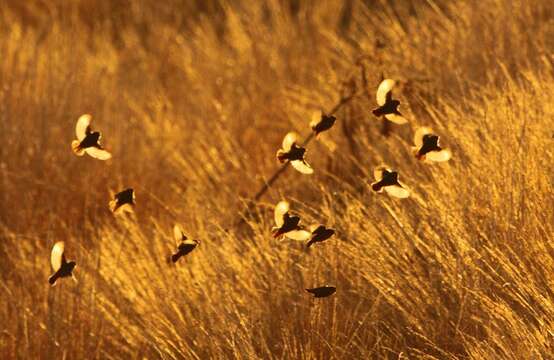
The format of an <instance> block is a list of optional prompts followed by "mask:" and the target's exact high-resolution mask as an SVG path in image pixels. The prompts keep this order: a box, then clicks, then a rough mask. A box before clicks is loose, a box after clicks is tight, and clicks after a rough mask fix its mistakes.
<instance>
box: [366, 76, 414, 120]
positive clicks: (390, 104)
mask: <svg viewBox="0 0 554 360" xmlns="http://www.w3.org/2000/svg"><path fill="white" fill-rule="evenodd" d="M395 83H396V82H395V81H394V80H392V79H385V80H383V81H381V83H380V84H379V87H378V88H377V97H376V100H377V105H379V107H378V108H376V109H374V110H373V111H372V112H373V115H375V116H384V117H385V119H387V120H389V121H391V122H393V123H395V124H398V125H402V124H406V123H407V122H408V120H406V118H405V117H404V116H402V114H401V113H400V111H399V110H398V108H399V107H400V101H398V100H395V99H393V98H392V88H393V87H394V85H395Z"/></svg>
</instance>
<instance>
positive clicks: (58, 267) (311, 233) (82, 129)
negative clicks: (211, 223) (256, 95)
mask: <svg viewBox="0 0 554 360" xmlns="http://www.w3.org/2000/svg"><path fill="white" fill-rule="evenodd" d="M394 86H395V81H394V80H392V79H385V80H383V81H382V82H381V83H380V84H379V87H378V88H377V96H376V100H377V105H378V107H377V108H376V109H374V110H373V111H372V112H373V115H375V116H377V117H384V118H385V119H386V120H388V121H391V122H393V123H395V124H399V125H402V124H406V123H407V122H408V121H407V119H406V118H405V117H404V116H403V115H402V113H400V111H399V110H398V109H399V106H400V101H399V100H397V99H393V97H392V90H393V88H394ZM91 120H92V117H91V116H90V115H88V114H85V115H82V116H81V117H79V119H78V120H77V124H76V126H75V134H76V136H77V140H73V142H72V143H71V147H72V149H73V152H74V153H75V154H76V155H78V156H83V155H84V154H85V153H86V154H88V155H89V156H91V157H93V158H96V159H99V160H108V159H110V158H111V157H112V155H111V153H110V152H108V151H107V150H106V149H104V148H103V147H102V145H101V144H100V139H101V133H100V132H99V131H93V130H92V127H91V125H90V123H91ZM335 121H336V118H335V116H333V115H326V114H321V116H319V117H318V118H316V119H314V120H313V121H312V122H311V123H310V127H311V129H312V131H313V132H314V134H315V136H318V135H319V134H320V133H322V132H324V131H327V130H329V129H331V128H332V127H333V125H334V124H335ZM298 139H299V136H298V134H297V133H295V132H289V133H288V134H286V136H285V138H284V139H283V143H282V148H281V149H279V150H278V151H277V159H278V160H279V162H281V163H286V162H290V164H291V165H292V166H293V167H294V169H296V170H297V171H298V172H300V173H302V174H308V175H309V174H313V172H314V169H313V168H312V167H311V166H310V164H309V163H308V162H307V161H306V148H305V147H303V146H302V145H300V144H299V141H298ZM439 140H440V139H439V136H438V135H436V134H435V133H434V132H433V130H432V129H430V128H428V127H421V128H419V129H418V130H417V131H416V132H415V135H414V145H415V146H414V147H413V148H412V150H413V153H414V155H415V157H416V158H417V159H418V160H421V161H426V162H444V161H448V160H449V159H450V158H451V156H452V154H451V152H450V150H448V149H443V148H442V147H441V146H440V144H439ZM374 177H375V181H374V182H373V183H371V188H372V190H373V191H375V192H378V193H381V192H386V193H387V194H388V195H390V196H393V197H396V198H400V199H404V198H407V197H409V196H410V189H409V188H408V187H407V186H406V185H404V184H403V183H401V182H400V180H399V175H398V172H397V171H395V170H393V169H390V168H389V167H387V166H379V167H377V168H376V169H375V170H374ZM134 207H135V192H134V190H133V189H131V188H129V189H125V190H123V191H121V192H119V193H117V194H115V195H114V197H113V199H112V200H111V201H110V202H109V208H110V210H111V211H112V212H113V213H114V214H121V213H125V212H133V211H134ZM274 220H275V225H276V226H275V227H273V229H272V234H273V237H274V238H282V237H286V238H288V239H291V240H297V241H302V242H306V246H307V247H308V248H309V247H310V246H312V245H314V244H317V243H322V242H324V241H326V240H328V239H330V238H331V237H333V235H334V234H335V230H333V229H331V228H327V227H325V225H321V224H313V225H310V226H309V227H304V226H303V225H301V224H300V222H301V219H300V217H299V216H298V215H293V214H291V212H290V204H289V203H288V202H287V201H280V202H279V203H277V205H276V206H275V209H274ZM173 235H174V238H175V240H176V241H177V242H178V243H179V245H178V246H177V249H176V252H175V253H174V254H172V255H171V256H170V257H169V260H170V261H172V262H173V263H176V262H177V261H178V260H179V259H180V258H182V257H184V256H186V255H187V254H189V253H190V252H192V251H193V250H194V249H195V248H196V247H197V246H198V245H199V243H200V242H199V241H198V240H192V239H189V238H188V237H187V236H186V235H185V233H184V231H183V229H182V228H181V226H180V225H178V224H177V225H175V226H174V228H173ZM64 249H65V246H64V242H63V241H60V242H57V243H55V244H54V246H53V248H52V251H51V256H50V262H51V265H52V269H53V270H54V273H53V274H52V275H51V276H50V278H49V279H48V281H49V283H50V284H51V285H55V284H56V282H57V281H58V280H59V279H60V278H64V277H72V278H73V279H74V277H73V270H74V269H75V266H76V262H75V261H68V260H67V259H66V257H65V252H64ZM306 291H307V292H309V293H311V294H313V296H314V297H316V298H321V297H327V296H330V295H332V294H334V293H335V292H336V287H335V286H330V285H325V286H319V287H315V288H308V289H306Z"/></svg>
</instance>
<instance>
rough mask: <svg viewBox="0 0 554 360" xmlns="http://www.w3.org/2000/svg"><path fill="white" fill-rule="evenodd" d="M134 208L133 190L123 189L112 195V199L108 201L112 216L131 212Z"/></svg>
mask: <svg viewBox="0 0 554 360" xmlns="http://www.w3.org/2000/svg"><path fill="white" fill-rule="evenodd" d="M134 207H135V192H134V190H133V189H131V188H129V189H125V190H123V191H121V192H119V193H117V194H115V195H114V199H113V200H112V201H110V210H111V211H112V212H113V213H114V214H122V213H124V212H133V211H134Z"/></svg>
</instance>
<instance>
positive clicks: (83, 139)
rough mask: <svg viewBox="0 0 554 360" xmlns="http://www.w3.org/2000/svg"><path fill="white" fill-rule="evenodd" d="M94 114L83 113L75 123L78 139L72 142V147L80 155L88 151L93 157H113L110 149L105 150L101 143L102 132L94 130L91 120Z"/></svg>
mask: <svg viewBox="0 0 554 360" xmlns="http://www.w3.org/2000/svg"><path fill="white" fill-rule="evenodd" d="M91 120H92V116H90V115H89V114H85V115H81V116H80V117H79V119H78V120H77V125H75V135H77V140H73V141H72V142H71V148H72V149H73V152H74V153H75V154H76V155H78V156H83V154H84V153H85V152H86V153H87V154H89V155H90V156H92V157H93V158H96V159H99V160H108V159H110V158H111V157H112V154H110V153H109V152H108V151H106V150H104V148H103V147H102V145H100V138H101V137H102V134H100V132H99V131H92V128H91V127H90V122H91Z"/></svg>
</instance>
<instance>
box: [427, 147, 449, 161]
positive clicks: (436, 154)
mask: <svg viewBox="0 0 554 360" xmlns="http://www.w3.org/2000/svg"><path fill="white" fill-rule="evenodd" d="M451 157H452V153H451V152H450V150H448V149H443V150H441V151H431V152H428V153H427V154H425V159H426V160H430V161H436V162H442V161H448V160H450V158H451Z"/></svg>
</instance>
